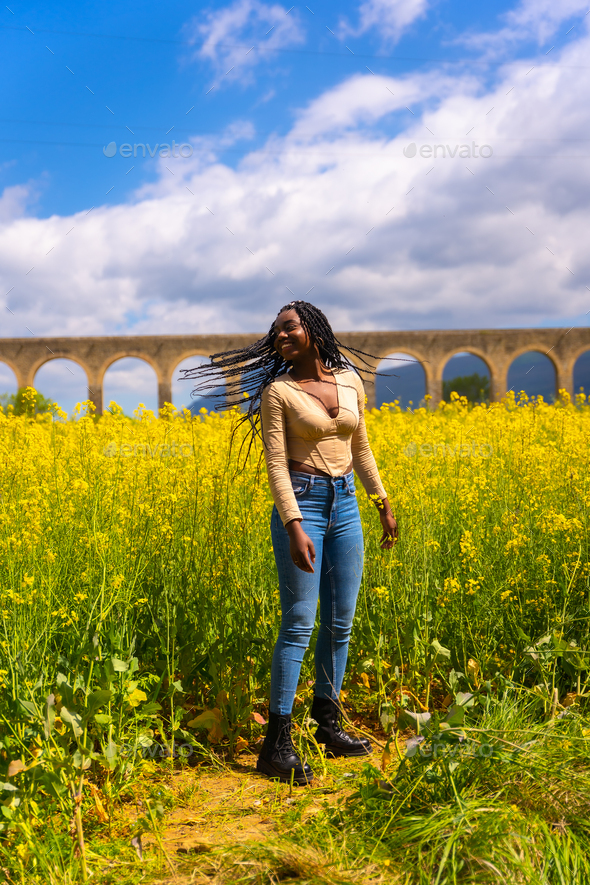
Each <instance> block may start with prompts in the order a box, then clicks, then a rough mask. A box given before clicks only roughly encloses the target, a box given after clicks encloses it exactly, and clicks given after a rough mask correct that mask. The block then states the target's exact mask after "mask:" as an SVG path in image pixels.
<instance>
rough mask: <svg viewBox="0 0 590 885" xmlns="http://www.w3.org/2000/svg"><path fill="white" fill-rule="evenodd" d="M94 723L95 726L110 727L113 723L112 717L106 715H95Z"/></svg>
mask: <svg viewBox="0 0 590 885" xmlns="http://www.w3.org/2000/svg"><path fill="white" fill-rule="evenodd" d="M94 721H95V722H96V723H97V725H110V724H111V722H112V721H113V717H112V716H110V715H109V714H108V713H95V715H94Z"/></svg>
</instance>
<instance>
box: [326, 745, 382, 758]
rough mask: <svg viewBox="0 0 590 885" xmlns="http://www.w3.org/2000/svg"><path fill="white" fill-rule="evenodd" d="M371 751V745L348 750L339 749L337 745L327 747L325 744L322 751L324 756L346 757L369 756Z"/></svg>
mask: <svg viewBox="0 0 590 885" xmlns="http://www.w3.org/2000/svg"><path fill="white" fill-rule="evenodd" d="M372 752H373V747H371V748H370V749H365V750H357V751H356V752H354V753H353V752H350V751H347V750H341V749H340V748H339V747H329V746H328V745H327V744H326V745H325V747H324V753H325V754H326V756H335V757H340V756H348V757H351V758H352V757H358V756H370V755H371V753H372Z"/></svg>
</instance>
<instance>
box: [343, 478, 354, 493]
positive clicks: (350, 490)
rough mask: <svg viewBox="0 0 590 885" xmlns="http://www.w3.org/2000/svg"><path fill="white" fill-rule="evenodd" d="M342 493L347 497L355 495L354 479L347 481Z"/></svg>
mask: <svg viewBox="0 0 590 885" xmlns="http://www.w3.org/2000/svg"><path fill="white" fill-rule="evenodd" d="M344 491H345V492H346V494H347V495H356V486H355V484H354V479H349V480H348V481H347V483H346V486H345V489H344Z"/></svg>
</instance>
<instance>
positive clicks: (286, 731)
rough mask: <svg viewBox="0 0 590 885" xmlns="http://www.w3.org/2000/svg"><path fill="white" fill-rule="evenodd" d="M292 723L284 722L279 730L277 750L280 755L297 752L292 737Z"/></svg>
mask: <svg viewBox="0 0 590 885" xmlns="http://www.w3.org/2000/svg"><path fill="white" fill-rule="evenodd" d="M291 725H292V723H291V721H287V722H282V723H281V726H280V728H279V734H278V736H277V740H276V744H275V748H276V750H277V752H278V753H286V754H287V755H289V754H291V753H294V752H295V747H294V746H293V739H292V737H291Z"/></svg>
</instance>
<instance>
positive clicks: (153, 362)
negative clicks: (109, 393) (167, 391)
mask: <svg viewBox="0 0 590 885" xmlns="http://www.w3.org/2000/svg"><path fill="white" fill-rule="evenodd" d="M126 359H134V360H143V362H144V363H147V364H148V365H149V366H151V367H152V369H153V370H154V372H155V373H156V378H157V380H158V383H160V381H165V380H166V379H165V377H164V374H163V372H162V367H161V365H160V363H159V361H158V360H157V359H155V358H154V357H153V356H152V355H151V354H149V353H145V351H142V350H135V349H134V348H132V347H126V348H125V349H124V350H119V351H115V352H114V353H111V354H109V356H108V357H107V359H105V360H104V362H103V363H102V364H101V366H100V368H99V373H100V377H101V379H102V378H104V375H105V373H106V372H107V371H108V370H109V369H110V368H111V366H112V365H113V363H116V362H118V361H119V360H126Z"/></svg>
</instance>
